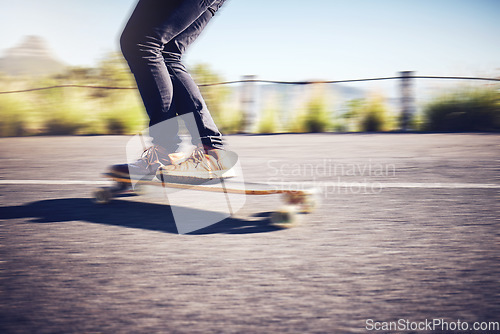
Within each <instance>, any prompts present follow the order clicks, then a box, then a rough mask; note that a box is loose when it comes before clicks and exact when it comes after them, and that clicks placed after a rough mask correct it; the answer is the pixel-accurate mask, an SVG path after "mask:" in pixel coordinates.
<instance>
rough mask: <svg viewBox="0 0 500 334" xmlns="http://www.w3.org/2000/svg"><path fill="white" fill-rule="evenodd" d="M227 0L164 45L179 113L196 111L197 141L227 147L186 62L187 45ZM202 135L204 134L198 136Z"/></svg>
mask: <svg viewBox="0 0 500 334" xmlns="http://www.w3.org/2000/svg"><path fill="white" fill-rule="evenodd" d="M224 2H225V0H216V1H215V2H214V3H213V4H211V5H210V6H209V8H208V9H207V10H206V11H205V12H204V13H203V14H201V16H200V17H198V19H196V21H194V22H193V23H192V24H191V25H190V26H189V27H187V28H186V29H185V30H184V31H183V32H181V33H180V34H179V35H177V36H176V37H174V39H172V40H171V41H170V42H169V43H167V44H166V45H165V47H164V49H163V57H164V59H165V64H166V65H167V68H168V71H169V73H170V74H171V75H172V77H171V79H172V84H173V91H174V96H173V100H174V101H173V102H174V107H175V108H173V109H175V111H176V112H177V114H186V113H191V112H192V113H193V116H194V120H195V123H196V124H187V127H188V130H190V133H191V134H192V137H193V141H196V140H198V139H200V140H201V143H202V144H203V145H205V146H206V147H213V148H223V142H222V134H221V133H220V132H219V130H218V129H217V126H216V125H215V123H214V121H213V119H212V116H211V115H210V112H209V110H208V108H207V105H206V103H205V101H204V99H203V97H202V95H201V92H200V90H199V88H198V86H197V85H196V83H195V82H194V80H193V78H192V77H191V76H190V75H189V73H188V72H187V70H186V67H185V66H184V64H183V63H182V55H183V54H184V52H185V51H186V49H187V47H188V46H189V45H190V44H191V43H192V42H193V41H194V40H196V38H197V37H198V36H199V35H200V33H201V32H202V31H203V29H204V28H205V26H206V25H207V24H208V22H209V21H210V19H211V18H212V17H213V16H214V15H215V12H216V11H217V10H218V9H219V8H220V6H222V4H223V3H224ZM198 135H199V137H200V138H196V137H197V136H198Z"/></svg>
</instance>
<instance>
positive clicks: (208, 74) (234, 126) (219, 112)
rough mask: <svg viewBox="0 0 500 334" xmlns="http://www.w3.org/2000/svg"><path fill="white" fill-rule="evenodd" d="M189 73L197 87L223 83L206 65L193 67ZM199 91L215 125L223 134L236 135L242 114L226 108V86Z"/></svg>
mask: <svg viewBox="0 0 500 334" xmlns="http://www.w3.org/2000/svg"><path fill="white" fill-rule="evenodd" d="M191 73H192V75H193V79H194V80H195V82H196V83H197V84H198V85H205V84H211V83H214V82H221V81H223V79H222V78H221V77H220V76H219V75H218V74H216V73H215V72H214V71H213V70H212V69H211V68H210V66H209V65H207V64H197V65H195V66H194V67H193V68H192V69H191ZM200 91H201V94H202V95H203V99H204V100H205V103H206V104H207V107H208V110H210V113H211V115H212V117H213V119H214V121H215V124H217V126H218V128H219V129H220V130H221V131H222V132H223V133H238V132H240V131H241V130H242V126H243V114H242V113H241V111H239V110H237V109H235V108H230V107H228V106H227V100H228V97H229V95H230V93H231V91H230V89H229V88H228V87H227V86H202V87H200Z"/></svg>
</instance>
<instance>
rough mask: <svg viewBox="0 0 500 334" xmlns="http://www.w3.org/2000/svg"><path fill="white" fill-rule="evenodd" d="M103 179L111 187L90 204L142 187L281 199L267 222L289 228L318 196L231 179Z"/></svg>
mask: <svg viewBox="0 0 500 334" xmlns="http://www.w3.org/2000/svg"><path fill="white" fill-rule="evenodd" d="M103 176H104V177H106V178H108V179H111V180H112V181H113V185H112V186H111V187H102V188H99V189H97V190H95V191H94V192H93V199H94V202H96V203H98V204H106V203H109V202H110V201H111V200H112V199H113V198H114V197H117V196H119V195H120V194H123V193H129V192H134V193H136V194H137V195H140V191H139V189H140V188H142V187H143V186H154V187H163V188H170V189H190V190H195V191H204V192H219V193H226V194H241V195H276V194H280V195H282V198H283V202H284V203H285V206H283V207H282V208H281V209H280V210H278V211H276V212H273V213H272V214H271V222H272V223H273V224H275V225H280V226H287V227H288V226H291V225H293V224H294V223H295V222H296V219H297V217H296V216H297V213H311V212H313V211H314V210H315V209H316V208H317V206H318V205H319V194H318V191H317V190H316V189H315V188H309V189H300V190H296V189H285V188H284V187H282V186H277V185H273V184H267V183H251V182H242V181H236V180H231V179H219V178H215V179H212V180H206V181H205V182H203V183H181V182H165V181H160V180H158V179H156V178H155V179H154V180H151V181H149V180H134V185H133V187H132V182H131V180H130V179H129V178H125V177H121V176H118V175H115V174H112V173H105V174H103Z"/></svg>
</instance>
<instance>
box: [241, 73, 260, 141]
mask: <svg viewBox="0 0 500 334" xmlns="http://www.w3.org/2000/svg"><path fill="white" fill-rule="evenodd" d="M255 78H256V76H255V75H244V76H243V78H242V79H243V80H244V81H246V82H243V85H242V88H241V109H242V112H243V124H242V130H243V132H245V133H250V132H252V131H253V130H254V125H255V121H256V118H257V115H256V112H255V82H253V81H251V80H255Z"/></svg>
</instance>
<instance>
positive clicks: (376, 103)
mask: <svg viewBox="0 0 500 334" xmlns="http://www.w3.org/2000/svg"><path fill="white" fill-rule="evenodd" d="M347 109H348V110H347V112H346V113H345V114H344V116H343V117H344V118H345V119H346V120H347V123H348V124H349V128H351V129H354V130H355V131H366V132H379V131H389V130H392V129H393V128H394V127H395V124H394V120H393V118H392V117H391V115H390V113H389V110H388V108H387V106H386V105H385V103H384V100H383V99H382V98H381V97H373V98H370V99H355V100H351V101H349V102H348V103H347Z"/></svg>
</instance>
